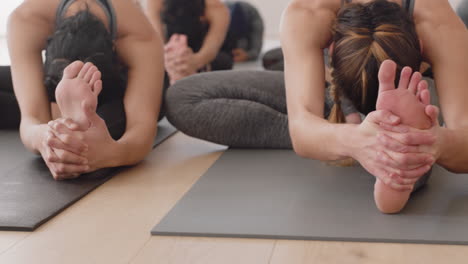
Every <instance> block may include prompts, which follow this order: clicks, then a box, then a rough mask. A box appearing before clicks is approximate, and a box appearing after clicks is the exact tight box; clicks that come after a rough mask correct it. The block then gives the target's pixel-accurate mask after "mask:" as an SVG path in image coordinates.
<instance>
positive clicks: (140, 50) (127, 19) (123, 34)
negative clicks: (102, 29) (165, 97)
mask: <svg viewBox="0 0 468 264" xmlns="http://www.w3.org/2000/svg"><path fill="white" fill-rule="evenodd" d="M114 7H115V8H116V10H117V12H118V15H119V16H118V17H120V19H119V20H118V28H119V35H120V37H119V39H118V40H117V42H116V48H117V53H118V55H119V57H120V58H121V59H122V61H123V62H124V63H125V64H126V65H127V67H128V81H127V89H126V91H125V97H124V106H125V114H126V130H125V133H124V134H123V136H122V137H121V138H120V139H119V140H117V141H116V142H114V143H113V144H111V145H110V146H109V149H106V151H105V152H106V153H105V156H106V158H105V159H102V160H101V161H100V164H96V165H94V167H97V168H102V167H115V166H123V165H131V164H135V163H137V162H139V161H141V160H142V159H143V158H144V157H145V156H146V155H147V154H148V152H149V151H150V150H151V147H152V143H153V140H154V137H155V135H156V129H157V120H158V115H159V109H160V106H161V97H162V83H163V72H164V69H163V48H162V47H163V44H162V40H161V38H160V37H159V36H158V35H157V34H156V33H155V31H154V30H153V29H152V27H151V24H150V23H149V22H148V20H147V19H146V18H145V17H144V15H143V13H142V12H141V10H140V9H139V8H138V7H137V6H136V5H135V4H133V3H131V2H129V1H126V0H116V1H114ZM119 10H120V11H121V12H119ZM90 162H91V161H90Z"/></svg>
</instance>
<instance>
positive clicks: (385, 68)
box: [379, 60, 396, 93]
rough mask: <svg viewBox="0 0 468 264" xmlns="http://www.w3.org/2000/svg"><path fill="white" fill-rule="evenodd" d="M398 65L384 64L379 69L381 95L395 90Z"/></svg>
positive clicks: (387, 61)
mask: <svg viewBox="0 0 468 264" xmlns="http://www.w3.org/2000/svg"><path fill="white" fill-rule="evenodd" d="M395 74H396V63H395V62H393V61H391V60H386V61H384V62H382V64H381V65H380V69H379V93H381V92H385V91H389V90H393V89H395Z"/></svg>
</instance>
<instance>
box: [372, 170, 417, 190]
mask: <svg viewBox="0 0 468 264" xmlns="http://www.w3.org/2000/svg"><path fill="white" fill-rule="evenodd" d="M377 174H378V175H376V176H377V177H378V178H379V179H380V180H381V181H382V182H383V183H384V184H385V185H387V186H389V187H390V188H392V189H394V190H397V191H408V190H411V189H412V188H413V186H411V185H403V184H400V183H398V182H397V181H396V180H395V175H394V174H392V173H389V172H387V171H386V170H384V169H378V170H377Z"/></svg>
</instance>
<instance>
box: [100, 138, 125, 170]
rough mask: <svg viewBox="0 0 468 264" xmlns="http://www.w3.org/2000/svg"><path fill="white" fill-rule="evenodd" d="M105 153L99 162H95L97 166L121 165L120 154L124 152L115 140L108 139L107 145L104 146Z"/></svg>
mask: <svg viewBox="0 0 468 264" xmlns="http://www.w3.org/2000/svg"><path fill="white" fill-rule="evenodd" d="M105 153H106V155H105V156H104V157H102V159H101V161H100V162H98V163H99V164H96V165H97V167H99V168H110V167H118V166H121V165H122V155H123V154H125V152H124V151H122V147H121V146H120V144H119V143H118V142H117V141H115V140H112V141H110V142H109V144H108V146H106V151H105Z"/></svg>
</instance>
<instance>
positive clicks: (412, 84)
mask: <svg viewBox="0 0 468 264" xmlns="http://www.w3.org/2000/svg"><path fill="white" fill-rule="evenodd" d="M395 72H396V64H395V63H394V62H393V61H389V60H387V61H384V62H383V63H382V65H381V66H380V71H379V81H380V86H379V96H378V98H377V104H376V109H377V110H388V111H391V112H392V113H393V114H395V115H397V116H399V117H400V118H401V122H402V124H405V125H409V126H412V127H415V128H419V129H428V128H430V127H431V125H432V122H431V119H430V118H429V117H428V116H427V115H426V113H425V110H424V109H425V107H426V105H427V104H428V103H424V102H423V98H422V97H424V99H429V97H428V96H429V93H428V90H427V82H426V81H422V75H421V74H420V73H419V72H415V73H414V74H413V72H412V70H411V68H409V67H405V68H403V70H402V71H401V77H400V83H399V85H398V88H396V89H395V85H394V80H395Z"/></svg>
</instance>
